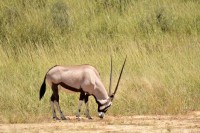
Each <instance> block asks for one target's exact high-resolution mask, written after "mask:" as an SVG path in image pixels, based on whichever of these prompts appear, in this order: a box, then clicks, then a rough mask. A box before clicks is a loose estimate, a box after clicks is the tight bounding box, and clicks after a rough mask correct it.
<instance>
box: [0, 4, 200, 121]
mask: <svg viewBox="0 0 200 133" xmlns="http://www.w3.org/2000/svg"><path fill="white" fill-rule="evenodd" d="M0 3H1V4H0V75H1V76H0V101H1V102H0V107H1V109H0V122H4V123H5V122H6V123H16V122H34V121H40V120H42V119H44V118H51V110H50V105H49V97H50V95H51V93H52V92H51V89H50V87H48V89H47V92H46V94H45V97H44V99H42V101H39V88H40V85H41V83H42V80H43V78H44V75H45V73H46V71H47V70H48V69H49V68H50V67H52V66H53V65H55V64H60V65H72V64H74V65H76V64H91V65H93V66H95V67H96V68H97V70H98V71H99V72H100V75H101V78H102V81H103V83H104V84H105V86H106V88H108V84H109V74H108V73H109V71H110V69H109V68H110V66H109V65H110V55H111V54H112V55H113V64H114V66H113V67H114V68H113V69H114V72H113V77H114V79H113V88H114V85H115V83H116V81H117V77H118V75H119V71H120V68H121V65H122V63H123V60H124V58H125V56H126V55H127V56H128V59H127V64H126V66H125V70H124V73H123V76H122V80H121V83H120V86H119V91H118V93H117V95H116V99H115V100H114V101H113V106H112V107H111V108H110V110H109V111H108V115H135V114H179V113H185V112H188V111H192V110H199V109H200V99H199V97H200V89H199V88H200V36H199V33H200V3H199V1H198V0H160V1H157V0H142V1H137V0H99V1H97V0H84V1H79V0H68V1H67V0H16V1H3V0H1V1H0ZM60 95H61V97H60V104H61V107H62V110H63V112H64V114H66V115H75V113H76V111H77V104H78V97H79V94H65V93H60ZM90 100H91V104H90V110H91V113H92V115H96V112H97V105H96V104H95V101H94V99H93V98H92V97H91V98H90Z"/></svg>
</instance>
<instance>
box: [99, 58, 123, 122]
mask: <svg viewBox="0 0 200 133" xmlns="http://www.w3.org/2000/svg"><path fill="white" fill-rule="evenodd" d="M126 58H127V56H126ZM126 58H125V60H124V63H123V65H122V69H121V72H120V75H119V78H118V81H117V85H116V87H115V91H114V92H113V93H111V90H112V57H111V64H110V66H111V68H110V84H109V92H108V96H109V99H108V100H105V101H102V102H101V104H99V106H98V112H99V117H100V118H103V117H104V116H105V113H106V111H107V110H108V108H109V107H110V106H111V105H112V101H113V99H114V97H115V94H116V92H117V89H118V86H119V82H120V79H121V76H122V73H123V70H124V66H125V63H126Z"/></svg>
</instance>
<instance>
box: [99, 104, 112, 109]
mask: <svg viewBox="0 0 200 133" xmlns="http://www.w3.org/2000/svg"><path fill="white" fill-rule="evenodd" d="M111 105H112V102H108V103H106V104H105V105H102V106H100V110H104V111H106V110H108V108H107V107H108V106H111ZM105 108H107V109H106V110H105Z"/></svg>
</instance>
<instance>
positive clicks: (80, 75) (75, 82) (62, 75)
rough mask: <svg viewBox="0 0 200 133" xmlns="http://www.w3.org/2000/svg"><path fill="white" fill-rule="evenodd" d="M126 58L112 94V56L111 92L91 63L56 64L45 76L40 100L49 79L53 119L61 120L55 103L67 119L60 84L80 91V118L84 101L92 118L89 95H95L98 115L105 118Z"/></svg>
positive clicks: (74, 90)
mask: <svg viewBox="0 0 200 133" xmlns="http://www.w3.org/2000/svg"><path fill="white" fill-rule="evenodd" d="M126 58H127V57H126ZM126 58H125V60H124V63H123V66H122V69H121V72H120V75H119V78H118V81H117V85H116V88H115V91H114V93H112V94H111V86H112V57H111V70H110V85H109V93H107V92H106V89H105V87H104V85H103V83H102V81H101V79H100V75H99V73H98V71H97V70H96V69H95V68H94V67H93V66H91V65H76V66H59V65H56V66H54V67H52V68H50V69H49V70H48V71H47V73H46V75H45V77H44V81H43V84H42V85H41V88H40V100H41V99H42V97H43V96H44V94H45V91H46V81H47V82H48V84H49V85H50V86H51V88H52V91H53V94H52V96H51V98H50V105H51V109H52V113H53V119H56V120H59V118H58V117H57V116H56V112H55V108H54V105H55V106H56V107H57V109H58V111H59V113H60V116H61V119H62V120H66V118H65V116H64V115H63V113H62V111H61V108H60V105H59V94H58V91H59V90H58V86H61V88H62V89H64V90H66V89H67V90H69V91H72V92H80V98H79V104H78V113H77V115H76V117H77V118H78V119H80V111H81V106H82V103H83V101H84V102H85V104H86V111H85V115H86V117H87V118H88V119H92V118H91V116H90V114H89V108H88V97H89V96H90V95H92V96H94V98H95V100H96V103H97V104H98V113H99V115H98V116H99V117H100V118H103V117H104V116H105V113H106V111H107V110H108V108H109V107H110V106H111V105H112V101H113V98H114V96H115V94H116V92H117V89H118V85H119V82H120V79H121V76H122V72H123V69H124V66H125V63H126Z"/></svg>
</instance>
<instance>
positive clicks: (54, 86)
mask: <svg viewBox="0 0 200 133" xmlns="http://www.w3.org/2000/svg"><path fill="white" fill-rule="evenodd" d="M52 91H53V97H54V101H57V102H58V103H59V95H58V85H57V84H52Z"/></svg>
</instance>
